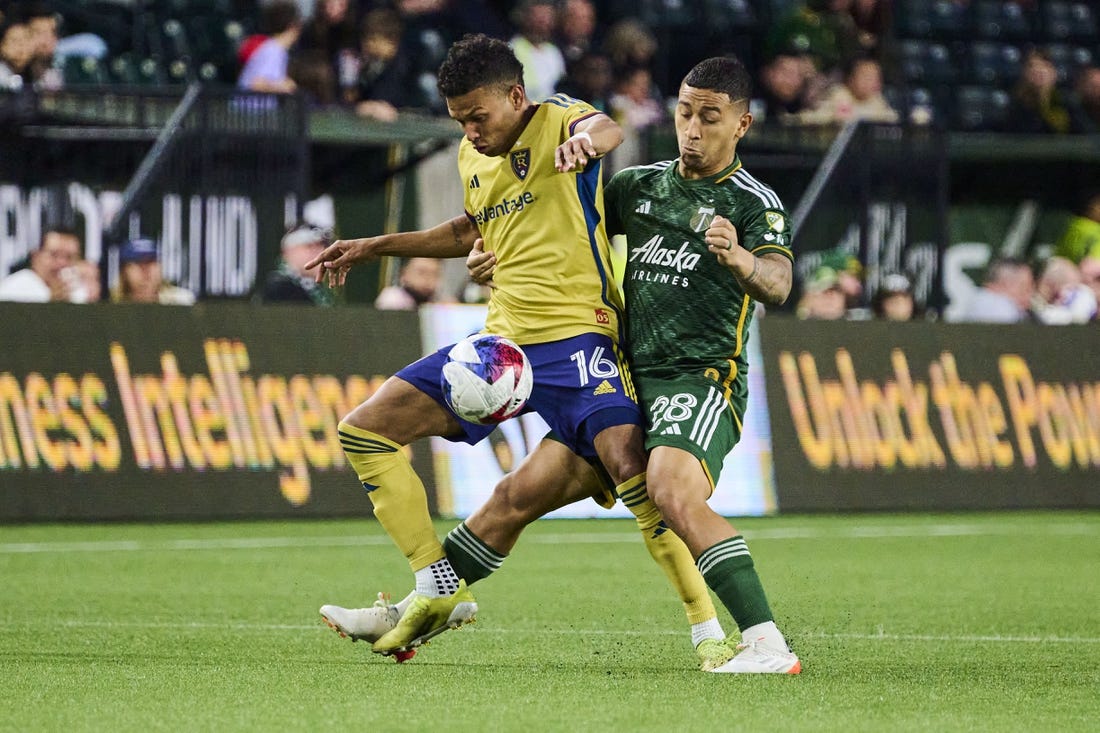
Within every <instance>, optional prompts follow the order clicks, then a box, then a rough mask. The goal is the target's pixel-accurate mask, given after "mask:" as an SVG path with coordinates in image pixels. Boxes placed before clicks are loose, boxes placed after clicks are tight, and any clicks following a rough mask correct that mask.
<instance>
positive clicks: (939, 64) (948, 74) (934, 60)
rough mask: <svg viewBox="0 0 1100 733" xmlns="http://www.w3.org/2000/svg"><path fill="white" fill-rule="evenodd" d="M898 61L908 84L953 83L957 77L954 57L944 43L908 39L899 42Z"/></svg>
mask: <svg viewBox="0 0 1100 733" xmlns="http://www.w3.org/2000/svg"><path fill="white" fill-rule="evenodd" d="M898 62H899V67H900V69H901V75H902V78H903V79H904V80H905V82H906V83H907V84H917V85H926V84H952V83H954V82H955V79H956V78H957V75H958V74H957V70H956V64H955V61H954V59H952V57H951V52H950V50H948V47H947V46H946V45H944V44H942V43H934V42H929V41H920V40H912V39H911V40H906V41H901V42H900V43H899V44H898Z"/></svg>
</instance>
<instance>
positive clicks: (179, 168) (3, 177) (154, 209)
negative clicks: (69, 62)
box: [0, 86, 309, 297]
mask: <svg viewBox="0 0 1100 733" xmlns="http://www.w3.org/2000/svg"><path fill="white" fill-rule="evenodd" d="M3 104H4V105H7V109H8V114H7V115H0V118H5V119H6V122H5V123H4V134H2V135H0V184H4V185H3V188H4V191H3V193H2V194H0V201H3V202H5V203H3V204H0V205H3V206H4V208H5V213H7V214H8V218H9V219H10V222H9V223H8V225H7V227H6V229H7V232H6V237H5V238H6V239H7V243H6V244H5V243H4V242H0V269H3V270H4V271H5V272H6V270H7V268H10V266H11V265H12V264H14V263H15V262H17V261H18V260H19V258H20V257H22V256H23V255H24V254H25V253H26V251H28V250H29V249H30V248H33V247H34V246H35V245H36V244H37V240H38V237H39V235H40V233H41V231H42V229H43V228H44V227H46V226H49V225H54V224H64V225H68V226H73V227H75V228H76V229H78V230H79V231H81V232H82V234H83V236H84V240H85V249H86V253H87V255H88V256H89V258H91V259H96V260H101V261H105V262H106V263H107V268H106V269H107V273H108V279H109V281H111V282H113V281H114V278H115V275H116V272H117V261H116V259H115V257H114V254H113V252H114V249H115V248H116V247H117V246H118V245H119V244H121V242H122V241H124V240H125V239H127V238H130V237H135V236H139V235H140V236H147V237H151V238H153V239H156V240H158V241H159V242H160V243H161V248H162V264H163V267H164V271H165V274H166V276H167V277H168V278H169V279H171V280H174V281H176V282H178V283H180V284H182V285H184V286H186V287H188V288H189V289H191V290H192V291H194V292H195V293H197V294H198V295H200V296H202V297H239V296H244V295H247V294H248V293H249V292H251V290H252V288H253V286H254V285H255V282H256V278H257V274H258V270H259V269H260V267H261V263H264V264H266V263H271V262H274V260H275V257H276V254H277V249H278V242H279V238H280V236H281V234H282V232H283V231H284V230H285V227H286V224H287V223H288V222H289V221H292V220H294V219H296V218H297V217H298V215H299V213H300V211H301V206H302V204H303V202H304V199H305V196H306V192H307V181H308V175H309V138H308V135H307V127H306V120H307V118H306V109H305V104H304V101H303V100H302V99H301V98H300V97H297V96H282V95H281V96H276V95H260V94H251V93H243V92H238V91H234V90H224V89H223V90H214V89H208V88H202V87H198V86H193V87H191V88H189V89H187V90H186V92H185V93H183V94H182V95H181V90H180V89H179V88H176V89H167V90H149V89H140V90H135V89H125V88H118V87H104V88H102V89H89V88H86V87H85V88H81V89H80V90H78V91H71V92H68V91H67V92H59V93H55V94H50V95H44V96H39V97H33V96H32V97H22V96H18V95H17V96H15V97H11V96H9V97H7V98H5V100H3Z"/></svg>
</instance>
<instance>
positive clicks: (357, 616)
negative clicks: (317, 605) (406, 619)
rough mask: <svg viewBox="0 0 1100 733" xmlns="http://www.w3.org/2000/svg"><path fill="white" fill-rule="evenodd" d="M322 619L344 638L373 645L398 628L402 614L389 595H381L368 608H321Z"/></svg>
mask: <svg viewBox="0 0 1100 733" xmlns="http://www.w3.org/2000/svg"><path fill="white" fill-rule="evenodd" d="M321 618H323V619H324V620H325V623H326V624H328V626H329V628H331V629H332V630H333V631H335V632H336V633H337V634H339V635H340V636H342V637H343V638H345V639H351V640H352V641H359V640H360V639H362V640H364V641H369V642H370V643H372V644H373V643H374V642H376V641H378V638H379V637H380V636H382V635H383V634H385V633H387V632H389V631H391V630H393V627H395V626H397V622H398V620H399V619H400V618H401V612H400V611H398V610H397V606H394V605H391V604H390V602H389V597H388V596H387V595H385V594H384V593H379V594H378V600H377V601H375V602H374V605H373V606H369V607H367V608H341V607H340V606H328V605H325V606H321Z"/></svg>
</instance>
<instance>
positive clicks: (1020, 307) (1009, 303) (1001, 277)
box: [959, 257, 1035, 323]
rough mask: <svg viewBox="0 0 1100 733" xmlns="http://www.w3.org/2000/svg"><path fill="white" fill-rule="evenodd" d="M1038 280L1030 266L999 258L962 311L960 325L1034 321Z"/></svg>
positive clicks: (989, 268) (989, 267)
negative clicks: (1032, 307)
mask: <svg viewBox="0 0 1100 733" xmlns="http://www.w3.org/2000/svg"><path fill="white" fill-rule="evenodd" d="M1034 294H1035V276H1034V275H1033V274H1032V272H1031V268H1030V267H1029V266H1028V264H1027V263H1026V262H1023V261H1021V260H1017V259H1012V258H1007V257H1005V258H997V259H995V260H993V261H992V262H990V263H989V266H988V267H987V268H986V271H985V278H984V280H983V282H982V286H981V287H980V288H978V290H977V291H976V292H975V293H974V295H972V296H971V298H970V300H969V301H968V302H967V303H966V305H965V306H963V308H962V313H961V315H960V316H959V320H960V321H966V322H972V323H1021V322H1023V321H1028V320H1030V319H1031V312H1030V310H1029V309H1030V308H1031V298H1032V296H1033V295H1034Z"/></svg>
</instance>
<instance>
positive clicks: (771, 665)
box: [712, 639, 802, 674]
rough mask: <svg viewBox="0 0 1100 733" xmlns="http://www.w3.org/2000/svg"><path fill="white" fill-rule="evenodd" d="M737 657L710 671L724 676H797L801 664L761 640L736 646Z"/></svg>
mask: <svg viewBox="0 0 1100 733" xmlns="http://www.w3.org/2000/svg"><path fill="white" fill-rule="evenodd" d="M737 648H738V650H739V652H738V654H737V656H735V657H734V658H733V659H731V660H729V661H728V662H726V663H725V664H723V665H722V666H721V667H717V668H716V669H714V670H712V671H714V672H716V673H726V674H798V673H799V672H801V671H802V662H800V661H798V657H796V656H795V655H794V654H792V653H791V652H789V651H785V650H784V651H780V650H778V649H773V648H771V647H769V646H767V645H766V644H764V642H763V640H761V639H757V640H756V641H750V642H746V643H744V644H738V645H737Z"/></svg>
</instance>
